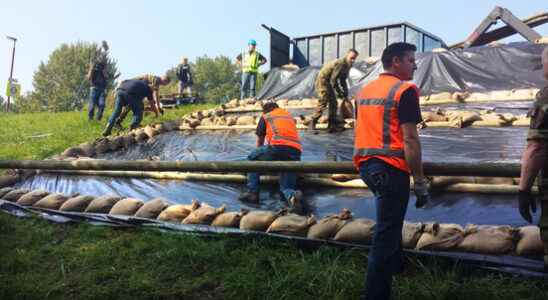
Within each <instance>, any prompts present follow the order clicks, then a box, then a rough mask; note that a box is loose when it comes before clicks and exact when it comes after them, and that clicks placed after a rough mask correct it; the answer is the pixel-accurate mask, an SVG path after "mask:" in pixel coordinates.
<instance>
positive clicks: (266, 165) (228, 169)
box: [0, 159, 520, 177]
mask: <svg viewBox="0 0 548 300" xmlns="http://www.w3.org/2000/svg"><path fill="white" fill-rule="evenodd" d="M423 167H424V172H425V174H426V175H429V176H437V175H444V176H482V177H519V176H520V164H519V163H501V162H496V163H494V162H482V163H468V162H466V163H464V162H461V163H439V162H438V163H432V162H426V163H424V164H423ZM0 169H41V170H103V171H107V170H109V171H178V172H210V173H242V172H297V173H329V174H333V173H347V174H356V173H357V170H356V168H355V167H354V165H353V163H352V162H350V161H345V162H327V161H318V162H312V161H306V162H305V161H148V160H143V161H135V160H130V161H128V160H98V159H85V160H72V161H63V160H0Z"/></svg>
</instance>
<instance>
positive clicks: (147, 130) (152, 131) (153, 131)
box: [144, 125, 159, 138]
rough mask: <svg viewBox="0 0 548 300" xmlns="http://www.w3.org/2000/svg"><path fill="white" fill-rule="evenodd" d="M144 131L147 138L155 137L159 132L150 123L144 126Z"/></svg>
mask: <svg viewBox="0 0 548 300" xmlns="http://www.w3.org/2000/svg"><path fill="white" fill-rule="evenodd" d="M144 131H145V133H146V134H147V136H148V137H149V138H152V137H155V136H157V135H158V134H159V132H158V130H156V128H154V127H152V126H150V125H147V126H145V128H144Z"/></svg>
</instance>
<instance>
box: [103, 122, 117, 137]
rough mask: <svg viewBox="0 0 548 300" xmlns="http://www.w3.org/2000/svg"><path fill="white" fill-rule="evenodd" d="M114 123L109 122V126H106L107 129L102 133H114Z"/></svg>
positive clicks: (107, 134)
mask: <svg viewBox="0 0 548 300" xmlns="http://www.w3.org/2000/svg"><path fill="white" fill-rule="evenodd" d="M113 126H114V124H110V123H109V124H107V127H105V130H103V133H101V134H102V135H103V136H109V135H110V134H111V133H112V127H113Z"/></svg>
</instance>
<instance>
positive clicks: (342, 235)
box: [333, 218, 375, 245]
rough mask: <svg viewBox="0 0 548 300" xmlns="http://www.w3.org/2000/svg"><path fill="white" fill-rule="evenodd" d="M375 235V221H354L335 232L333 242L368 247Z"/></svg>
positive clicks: (363, 219)
mask: <svg viewBox="0 0 548 300" xmlns="http://www.w3.org/2000/svg"><path fill="white" fill-rule="evenodd" d="M374 233H375V221H373V220H370V219H365V218H361V219H355V220H354V221H352V222H349V223H347V224H346V225H344V226H343V228H341V230H339V232H337V234H336V235H335V238H333V239H334V240H335V241H339V242H347V243H356V244H363V245H369V244H371V241H372V240H373V234H374Z"/></svg>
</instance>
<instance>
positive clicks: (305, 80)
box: [257, 42, 546, 99]
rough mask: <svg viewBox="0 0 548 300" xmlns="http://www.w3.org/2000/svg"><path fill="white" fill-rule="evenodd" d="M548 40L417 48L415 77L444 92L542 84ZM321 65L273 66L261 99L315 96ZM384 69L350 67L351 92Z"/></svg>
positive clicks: (425, 89) (424, 89)
mask: <svg viewBox="0 0 548 300" xmlns="http://www.w3.org/2000/svg"><path fill="white" fill-rule="evenodd" d="M544 47H545V45H542V44H532V43H527V42H522V43H511V44H508V45H501V46H495V47H492V46H482V47H472V48H469V49H465V50H463V49H458V50H452V51H447V52H437V53H436V52H425V53H418V54H417V67H418V69H417V71H416V72H415V78H414V80H413V82H415V83H416V84H417V86H418V87H419V88H420V89H421V94H423V95H428V94H434V93H439V92H456V91H470V92H486V91H495V90H511V89H519V88H541V87H542V86H543V85H545V84H546V82H545V81H544V79H543V76H542V64H541V53H542V50H543V49H544ZM318 72H319V68H318V67H306V68H302V69H299V70H297V71H289V70H285V69H281V68H275V69H272V70H270V71H269V72H268V76H267V80H266V81H265V83H264V85H263V87H262V89H261V91H259V93H258V95H257V97H258V98H259V99H270V98H275V99H282V98H287V99H300V98H308V97H314V96H315V89H314V81H315V80H316V76H317V75H318ZM381 72H383V68H382V63H381V62H380V61H378V62H376V63H374V64H367V63H365V62H364V61H361V62H359V63H356V64H355V65H354V67H353V68H352V69H351V71H350V76H349V85H350V93H351V94H355V93H357V92H358V91H359V90H360V89H361V87H362V86H363V85H364V84H366V83H367V82H369V81H371V80H373V79H375V78H377V77H378V75H379V73H381Z"/></svg>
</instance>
